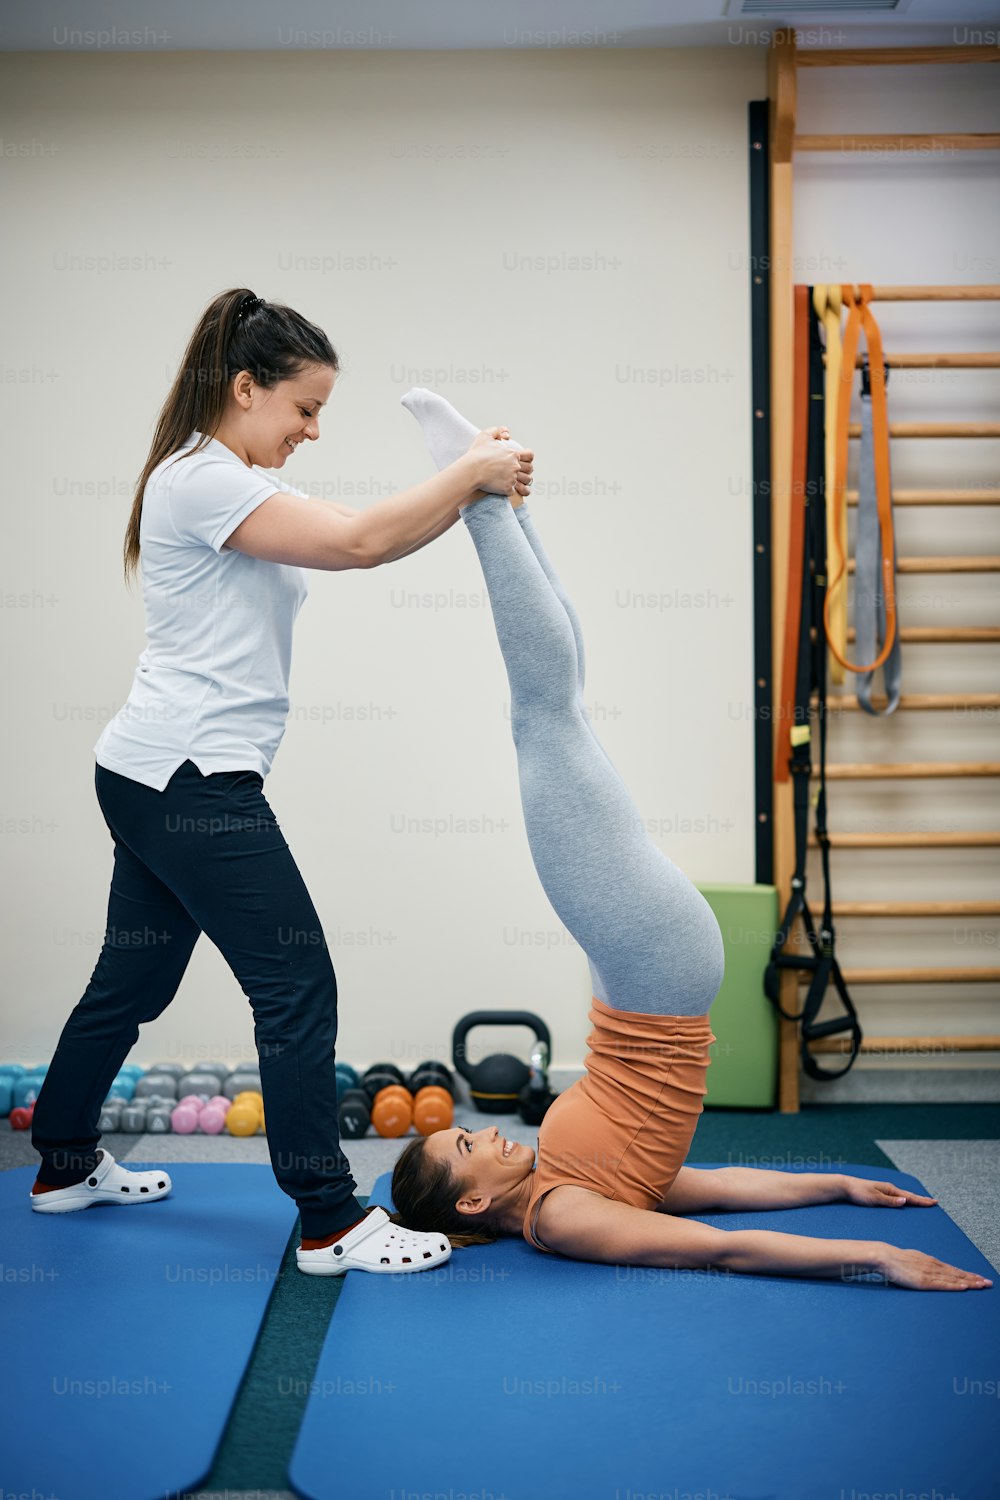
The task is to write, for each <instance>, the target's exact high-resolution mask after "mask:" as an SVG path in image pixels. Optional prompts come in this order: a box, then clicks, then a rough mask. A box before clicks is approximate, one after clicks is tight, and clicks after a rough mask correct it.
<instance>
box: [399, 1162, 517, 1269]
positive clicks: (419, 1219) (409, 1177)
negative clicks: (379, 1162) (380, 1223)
mask: <svg viewBox="0 0 1000 1500" xmlns="http://www.w3.org/2000/svg"><path fill="white" fill-rule="evenodd" d="M429 1139H430V1137H429V1136H418V1137H417V1139H416V1140H415V1141H411V1142H410V1143H409V1145H408V1146H407V1147H406V1149H405V1150H404V1151H402V1152H400V1155H399V1157H398V1159H397V1161H396V1165H395V1167H394V1168H393V1172H392V1201H393V1203H395V1204H397V1205H398V1209H397V1212H396V1213H394V1214H390V1215H389V1217H390V1219H391V1220H392V1222H393V1223H394V1224H399V1225H400V1226H401V1227H402V1228H404V1229H426V1230H438V1231H440V1233H441V1234H446V1235H447V1236H448V1238H449V1240H450V1241H451V1243H452V1246H453V1247H454V1248H455V1249H456V1250H462V1249H465V1248H466V1247H467V1246H469V1245H492V1244H494V1243H495V1242H496V1241H497V1240H498V1239H500V1238H501V1236H503V1235H504V1234H506V1233H507V1231H506V1230H504V1229H501V1228H500V1226H499V1225H496V1224H494V1223H493V1221H492V1218H491V1215H490V1212H489V1210H488V1209H487V1211H486V1212H485V1213H482V1214H463V1213H459V1211H458V1209H457V1208H456V1207H455V1199H456V1198H458V1197H461V1194H462V1192H463V1190H464V1188H465V1186H466V1184H465V1182H464V1181H463V1180H462V1178H460V1177H454V1176H452V1171H451V1168H450V1167H449V1165H448V1163H447V1162H443V1161H441V1162H439V1161H435V1160H434V1158H433V1157H431V1156H428V1155H427V1152H426V1150H425V1149H424V1148H425V1147H426V1145H427V1142H428V1140H429Z"/></svg>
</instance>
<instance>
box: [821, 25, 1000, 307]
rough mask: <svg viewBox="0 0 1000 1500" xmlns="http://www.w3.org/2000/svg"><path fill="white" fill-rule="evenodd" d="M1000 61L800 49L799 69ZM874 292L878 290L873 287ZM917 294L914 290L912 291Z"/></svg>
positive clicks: (981, 51) (980, 49)
mask: <svg viewBox="0 0 1000 1500" xmlns="http://www.w3.org/2000/svg"><path fill="white" fill-rule="evenodd" d="M979 62H1000V47H992V46H989V45H988V44H983V45H979V44H977V45H976V46H974V47H840V48H837V47H832V48H828V47H799V48H797V49H796V53H795V65H796V67H799V68H872V67H879V68H883V67H886V66H887V65H888V66H892V67H895V66H896V65H897V64H898V63H979ZM875 290H876V293H878V290H879V289H878V288H877V287H876V289H875ZM912 290H913V291H916V290H917V288H916V287H914V288H912Z"/></svg>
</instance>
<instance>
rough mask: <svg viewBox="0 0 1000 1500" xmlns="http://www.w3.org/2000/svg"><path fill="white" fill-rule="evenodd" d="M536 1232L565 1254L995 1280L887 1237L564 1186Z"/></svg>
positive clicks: (620, 1261)
mask: <svg viewBox="0 0 1000 1500" xmlns="http://www.w3.org/2000/svg"><path fill="white" fill-rule="evenodd" d="M538 1233H539V1236H540V1237H541V1239H542V1240H543V1241H544V1243H545V1244H546V1245H547V1246H548V1247H549V1248H550V1249H552V1250H555V1251H557V1252H558V1253H559V1254H560V1255H566V1256H569V1257H570V1258H572V1259H573V1260H592V1261H605V1262H609V1263H610V1264H612V1265H625V1266H660V1267H664V1268H669V1269H672V1270H688V1269H699V1268H700V1269H705V1270H708V1269H713V1270H717V1271H721V1272H724V1273H726V1272H739V1273H742V1274H744V1275H753V1274H756V1275H772V1276H820V1277H827V1278H832V1279H835V1280H840V1281H846V1280H848V1279H849V1278H851V1277H853V1276H855V1275H857V1274H858V1273H859V1272H861V1273H866V1274H867V1275H868V1276H871V1275H874V1276H875V1277H877V1278H879V1279H881V1280H883V1281H886V1282H890V1283H892V1284H893V1285H896V1286H903V1287H909V1288H910V1289H911V1290H914V1291H941V1292H961V1291H967V1290H973V1289H982V1288H985V1287H987V1286H991V1285H992V1282H991V1281H990V1280H989V1278H987V1277H984V1276H980V1275H978V1273H976V1272H974V1271H963V1270H960V1269H959V1267H957V1266H950V1265H948V1264H947V1263H946V1262H944V1261H940V1260H937V1259H936V1257H934V1256H932V1255H925V1254H924V1253H923V1251H921V1250H906V1249H901V1248H899V1247H897V1246H895V1245H890V1244H886V1243H885V1242H884V1241H882V1240H824V1239H817V1238H815V1237H813V1236H810V1235H799V1234H779V1233H776V1232H774V1231H771V1230H766V1229H742V1230H731V1231H727V1230H724V1229H715V1228H714V1227H713V1226H712V1225H710V1224H701V1223H699V1222H698V1220H696V1219H675V1218H671V1217H670V1216H668V1215H667V1214H663V1213H650V1212H649V1211H648V1210H647V1209H644V1208H633V1207H632V1205H631V1204H628V1203H619V1202H616V1201H614V1200H613V1199H611V1198H605V1197H603V1196H602V1195H601V1194H600V1193H593V1192H591V1191H590V1190H589V1188H577V1187H569V1186H564V1187H560V1188H558V1189H556V1190H555V1191H554V1192H551V1193H549V1194H548V1195H547V1196H546V1198H545V1199H544V1201H543V1203H542V1206H541V1209H540V1210H539V1219H538Z"/></svg>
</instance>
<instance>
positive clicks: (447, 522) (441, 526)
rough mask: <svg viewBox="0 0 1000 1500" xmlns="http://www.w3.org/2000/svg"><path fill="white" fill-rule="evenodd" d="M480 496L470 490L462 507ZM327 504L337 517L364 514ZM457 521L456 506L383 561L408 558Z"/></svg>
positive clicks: (477, 492)
mask: <svg viewBox="0 0 1000 1500" xmlns="http://www.w3.org/2000/svg"><path fill="white" fill-rule="evenodd" d="M517 488H518V491H519V492H520V491H521V490H522V486H521V484H520V483H519V484H518V486H517ZM482 494H483V491H482V490H472V491H471V492H470V493H469V494H468V495H466V497H465V500H463V501H462V504H463V505H464V504H465V503H466V501H468V500H471V499H473V497H474V498H475V499H477V500H479V499H481V498H482ZM327 504H328V505H329V506H330V508H331V509H332V510H335V511H336V512H337V514H338V515H339V516H360V515H363V514H364V512H363V511H360V510H358V509H357V508H356V507H355V506H353V505H341V504H340V502H339V501H337V500H328V501H327ZM457 520H458V506H457V505H456V506H455V508H454V510H452V511H451V513H450V514H449V515H447V516H445V518H444V520H443V521H440V522H439V523H438V525H437V526H435V527H434V529H433V530H432V531H429V532H428V533H427V535H426V536H422V537H421V538H420V540H419V542H414V544H413V546H412V547H407V549H406V551H405V552H397V553H396V556H395V557H387V558H384V559H383V561H384V562H396V561H397V559H398V558H400V557H409V555H410V553H411V552H419V551H420V549H421V547H426V546H427V543H428V542H433V541H436V540H437V538H438V537H439V536H443V535H444V533H445V532H446V531H449V530H450V529H451V527H452V526H454V524H455V522H456V521H457Z"/></svg>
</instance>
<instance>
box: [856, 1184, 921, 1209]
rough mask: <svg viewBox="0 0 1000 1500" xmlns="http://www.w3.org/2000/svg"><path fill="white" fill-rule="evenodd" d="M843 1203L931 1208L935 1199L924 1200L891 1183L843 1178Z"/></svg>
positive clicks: (870, 1206)
mask: <svg viewBox="0 0 1000 1500" xmlns="http://www.w3.org/2000/svg"><path fill="white" fill-rule="evenodd" d="M843 1201H844V1202H845V1203H859V1204H861V1205H862V1207H864V1208H906V1206H907V1205H908V1204H912V1205H913V1206H914V1207H915V1208H933V1207H934V1205H935V1204H936V1203H937V1199H936V1198H925V1197H924V1196H923V1194H922V1193H911V1192H910V1191H909V1190H908V1189H907V1188H900V1187H897V1186H896V1185H895V1183H893V1182H869V1180H868V1178H867V1177H845V1178H844V1200H843Z"/></svg>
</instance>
